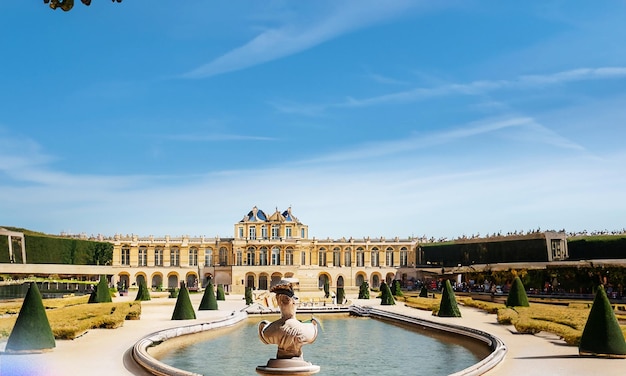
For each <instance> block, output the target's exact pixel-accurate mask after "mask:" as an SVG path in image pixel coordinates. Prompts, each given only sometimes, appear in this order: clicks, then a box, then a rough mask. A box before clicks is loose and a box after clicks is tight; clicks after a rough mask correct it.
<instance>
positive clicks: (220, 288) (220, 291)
mask: <svg viewBox="0 0 626 376" xmlns="http://www.w3.org/2000/svg"><path fill="white" fill-rule="evenodd" d="M216 298H217V300H226V294H225V293H224V285H222V284H221V283H220V284H219V285H217V296H216Z"/></svg>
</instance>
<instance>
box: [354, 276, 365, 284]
mask: <svg viewBox="0 0 626 376" xmlns="http://www.w3.org/2000/svg"><path fill="white" fill-rule="evenodd" d="M354 281H355V286H356V287H361V285H362V284H363V282H365V277H363V274H357V276H356V279H355V280H354Z"/></svg>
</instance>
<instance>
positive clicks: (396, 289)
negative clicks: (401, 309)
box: [391, 279, 404, 296]
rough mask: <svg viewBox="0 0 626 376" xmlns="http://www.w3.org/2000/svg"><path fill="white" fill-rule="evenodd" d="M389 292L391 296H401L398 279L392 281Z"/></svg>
mask: <svg viewBox="0 0 626 376" xmlns="http://www.w3.org/2000/svg"><path fill="white" fill-rule="evenodd" d="M391 286H392V288H391V294H392V295H393V296H403V295H404V294H403V293H402V287H401V286H400V280H398V279H394V280H393V282H392V285H391Z"/></svg>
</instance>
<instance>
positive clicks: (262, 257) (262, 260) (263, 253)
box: [259, 247, 267, 265]
mask: <svg viewBox="0 0 626 376" xmlns="http://www.w3.org/2000/svg"><path fill="white" fill-rule="evenodd" d="M259 265H267V247H261V250H260V251H259Z"/></svg>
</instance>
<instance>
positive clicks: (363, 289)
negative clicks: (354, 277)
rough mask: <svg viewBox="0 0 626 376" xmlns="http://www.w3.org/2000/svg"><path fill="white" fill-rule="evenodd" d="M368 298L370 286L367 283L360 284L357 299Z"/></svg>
mask: <svg viewBox="0 0 626 376" xmlns="http://www.w3.org/2000/svg"><path fill="white" fill-rule="evenodd" d="M369 298H370V285H369V283H367V281H364V282H363V283H361V286H359V299H369Z"/></svg>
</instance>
